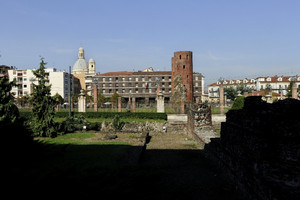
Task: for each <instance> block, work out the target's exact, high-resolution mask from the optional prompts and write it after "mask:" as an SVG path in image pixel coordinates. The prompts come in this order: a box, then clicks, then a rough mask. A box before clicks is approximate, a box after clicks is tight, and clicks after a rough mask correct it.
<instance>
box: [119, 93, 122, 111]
mask: <svg viewBox="0 0 300 200" xmlns="http://www.w3.org/2000/svg"><path fill="white" fill-rule="evenodd" d="M118 112H122V101H121V97H118Z"/></svg>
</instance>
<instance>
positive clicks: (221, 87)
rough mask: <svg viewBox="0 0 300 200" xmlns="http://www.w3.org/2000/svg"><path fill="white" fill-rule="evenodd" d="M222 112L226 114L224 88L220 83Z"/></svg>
mask: <svg viewBox="0 0 300 200" xmlns="http://www.w3.org/2000/svg"><path fill="white" fill-rule="evenodd" d="M220 113H221V114H224V88H223V85H222V84H221V85H220Z"/></svg>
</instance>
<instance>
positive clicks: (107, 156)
mask: <svg viewBox="0 0 300 200" xmlns="http://www.w3.org/2000/svg"><path fill="white" fill-rule="evenodd" d="M140 148H141V147H133V146H129V145H46V146H43V147H42V148H41V150H40V151H39V152H36V153H35V154H34V155H31V156H28V159H25V158H24V157H23V159H21V158H20V159H19V160H15V162H14V163H13V165H11V166H10V169H9V170H8V171H7V172H6V173H8V175H9V178H8V179H7V180H6V182H5V183H6V188H7V189H6V192H9V191H10V193H9V194H10V197H14V196H18V195H21V196H22V197H60V198H61V197H68V198H73V197H77V198H78V197H80V198H82V197H84V198H86V197H98V198H102V199H108V198H113V199H115V198H125V197H127V198H131V199H203V200H206V199H224V198H225V197H226V199H231V200H234V199H240V198H239V195H238V194H237V193H236V192H234V186H233V184H231V183H229V182H228V181H227V180H226V179H225V178H224V177H223V176H222V172H221V171H220V170H219V168H218V167H217V166H216V165H215V164H214V163H212V162H211V161H210V160H208V159H207V158H205V157H204V156H203V154H202V153H201V150H145V151H144V153H143V155H142V156H141V157H140V158H139V156H138V155H139V154H138V152H140V150H141V149H140ZM132 159H136V160H139V162H137V163H135V164H132V163H134V162H131V161H132ZM11 164H12V163H11Z"/></svg>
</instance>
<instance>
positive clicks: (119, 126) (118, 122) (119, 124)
mask: <svg viewBox="0 0 300 200" xmlns="http://www.w3.org/2000/svg"><path fill="white" fill-rule="evenodd" d="M112 124H113V126H114V128H115V130H116V131H120V130H122V128H123V126H124V124H125V122H123V121H121V119H120V117H119V115H115V117H114V118H113V120H112Z"/></svg>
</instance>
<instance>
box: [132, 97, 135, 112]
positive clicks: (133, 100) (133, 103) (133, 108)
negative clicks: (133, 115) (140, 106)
mask: <svg viewBox="0 0 300 200" xmlns="http://www.w3.org/2000/svg"><path fill="white" fill-rule="evenodd" d="M132 112H136V105H135V97H132Z"/></svg>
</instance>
